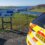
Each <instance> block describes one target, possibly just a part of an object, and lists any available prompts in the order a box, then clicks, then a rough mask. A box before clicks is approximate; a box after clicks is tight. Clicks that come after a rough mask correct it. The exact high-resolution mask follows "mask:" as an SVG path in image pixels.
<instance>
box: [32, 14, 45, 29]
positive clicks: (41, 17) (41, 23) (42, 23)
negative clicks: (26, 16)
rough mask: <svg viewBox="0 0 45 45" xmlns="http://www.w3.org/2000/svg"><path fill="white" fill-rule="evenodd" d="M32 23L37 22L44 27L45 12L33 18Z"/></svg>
mask: <svg viewBox="0 0 45 45" xmlns="http://www.w3.org/2000/svg"><path fill="white" fill-rule="evenodd" d="M32 23H34V24H37V25H39V26H41V27H43V28H45V14H43V15H40V16H39V17H38V18H37V19H35V20H33V22H32Z"/></svg>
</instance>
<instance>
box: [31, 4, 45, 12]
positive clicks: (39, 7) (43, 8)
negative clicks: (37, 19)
mask: <svg viewBox="0 0 45 45" xmlns="http://www.w3.org/2000/svg"><path fill="white" fill-rule="evenodd" d="M31 11H34V12H45V4H40V5H37V6H34V7H33V8H32V9H31Z"/></svg>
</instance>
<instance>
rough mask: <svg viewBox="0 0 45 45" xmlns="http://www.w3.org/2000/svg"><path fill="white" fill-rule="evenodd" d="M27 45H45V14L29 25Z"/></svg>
mask: <svg viewBox="0 0 45 45" xmlns="http://www.w3.org/2000/svg"><path fill="white" fill-rule="evenodd" d="M26 43H27V45H45V13H43V14H41V15H40V16H39V17H38V18H36V19H35V20H33V21H32V22H31V23H30V24H29V32H28V34H27V38H26Z"/></svg>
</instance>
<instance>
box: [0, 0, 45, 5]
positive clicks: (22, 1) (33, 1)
mask: <svg viewBox="0 0 45 45" xmlns="http://www.w3.org/2000/svg"><path fill="white" fill-rule="evenodd" d="M39 4H45V0H0V6H35V5H39Z"/></svg>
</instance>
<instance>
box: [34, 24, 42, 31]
mask: <svg viewBox="0 0 45 45" xmlns="http://www.w3.org/2000/svg"><path fill="white" fill-rule="evenodd" d="M41 29H42V28H41V27H39V26H38V25H37V26H35V27H34V28H33V30H34V31H35V32H38V31H40V30H41Z"/></svg>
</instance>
